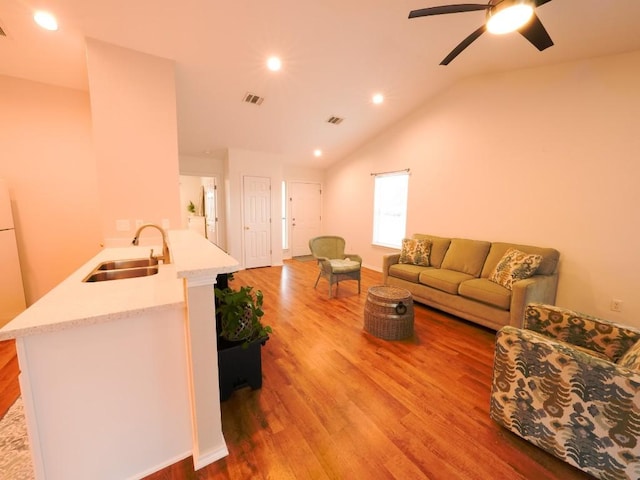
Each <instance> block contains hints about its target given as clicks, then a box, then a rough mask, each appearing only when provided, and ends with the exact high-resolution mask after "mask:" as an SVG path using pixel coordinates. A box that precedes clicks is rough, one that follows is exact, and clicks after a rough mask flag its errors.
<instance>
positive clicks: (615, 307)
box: [610, 298, 622, 312]
mask: <svg viewBox="0 0 640 480" xmlns="http://www.w3.org/2000/svg"><path fill="white" fill-rule="evenodd" d="M610 308H611V311H612V312H621V311H622V300H618V299H617V298H614V299H612V300H611V307H610Z"/></svg>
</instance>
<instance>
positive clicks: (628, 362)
mask: <svg viewBox="0 0 640 480" xmlns="http://www.w3.org/2000/svg"><path fill="white" fill-rule="evenodd" d="M618 365H620V366H621V367H625V368H630V369H631V370H640V341H638V342H636V343H634V344H633V345H632V346H631V348H630V349H629V350H627V352H626V353H625V354H624V355H622V357H620V360H618Z"/></svg>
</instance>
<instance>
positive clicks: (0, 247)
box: [0, 179, 26, 328]
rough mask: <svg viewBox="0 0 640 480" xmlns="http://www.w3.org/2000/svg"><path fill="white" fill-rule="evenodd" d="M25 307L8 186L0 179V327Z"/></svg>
mask: <svg viewBox="0 0 640 480" xmlns="http://www.w3.org/2000/svg"><path fill="white" fill-rule="evenodd" d="M25 308H26V305H25V300H24V288H23V285H22V273H21V271H20V259H19V258H18V246H17V244H16V235H15V229H14V226H13V215H12V212H11V198H10V197H9V188H8V186H7V183H6V182H5V181H4V180H1V179H0V328H1V327H3V326H4V325H5V324H7V323H8V322H10V321H11V320H12V319H13V318H14V317H15V316H16V315H18V314H19V313H20V312H22V311H23V310H24V309H25Z"/></svg>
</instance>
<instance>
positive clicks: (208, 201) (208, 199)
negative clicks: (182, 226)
mask: <svg viewBox="0 0 640 480" xmlns="http://www.w3.org/2000/svg"><path fill="white" fill-rule="evenodd" d="M202 186H203V188H204V214H205V218H206V221H205V232H206V237H207V238H208V239H209V241H210V242H211V243H215V244H216V245H217V244H218V196H217V193H218V187H217V185H216V179H215V177H207V178H203V179H202Z"/></svg>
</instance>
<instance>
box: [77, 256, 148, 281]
mask: <svg viewBox="0 0 640 480" xmlns="http://www.w3.org/2000/svg"><path fill="white" fill-rule="evenodd" d="M156 273H158V259H157V258H155V257H151V256H149V257H146V258H132V259H125V260H107V261H105V262H102V263H100V264H98V266H97V267H96V268H94V269H93V270H91V273H90V274H89V275H87V276H86V277H85V278H84V280H82V281H83V282H104V281H107V280H121V279H123V278H137V277H148V276H149V275H155V274H156Z"/></svg>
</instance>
